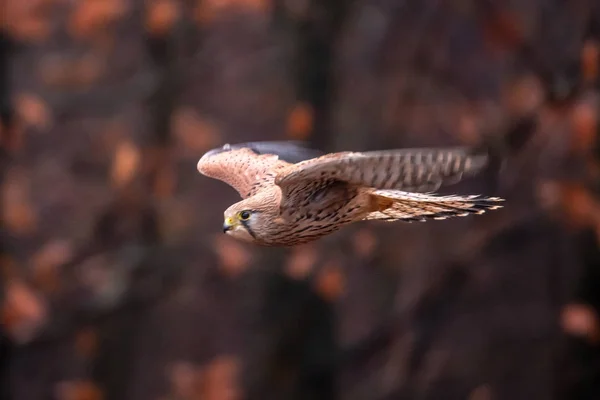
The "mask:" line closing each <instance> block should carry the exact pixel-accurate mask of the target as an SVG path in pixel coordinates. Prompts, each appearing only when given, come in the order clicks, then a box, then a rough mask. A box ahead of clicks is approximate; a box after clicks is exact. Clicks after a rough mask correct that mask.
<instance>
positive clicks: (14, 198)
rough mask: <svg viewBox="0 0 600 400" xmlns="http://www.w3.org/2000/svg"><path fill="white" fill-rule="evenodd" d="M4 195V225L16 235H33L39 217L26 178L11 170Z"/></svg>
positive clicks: (4, 188)
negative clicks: (32, 202)
mask: <svg viewBox="0 0 600 400" xmlns="http://www.w3.org/2000/svg"><path fill="white" fill-rule="evenodd" d="M2 195H3V202H2V205H3V209H2V215H3V218H4V223H5V224H6V225H7V226H8V228H9V229H10V230H11V231H13V232H15V233H19V234H27V233H31V232H32V231H33V230H34V228H35V226H36V224H37V215H36V213H35V211H34V209H33V207H32V204H31V199H30V194H29V187H28V185H27V182H26V178H25V176H24V175H23V174H22V173H20V172H15V171H10V170H9V173H8V175H7V177H6V181H5V184H4V187H3V193H2Z"/></svg>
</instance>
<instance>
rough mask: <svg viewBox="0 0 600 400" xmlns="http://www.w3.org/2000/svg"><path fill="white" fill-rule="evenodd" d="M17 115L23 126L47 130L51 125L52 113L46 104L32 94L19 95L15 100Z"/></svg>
mask: <svg viewBox="0 0 600 400" xmlns="http://www.w3.org/2000/svg"><path fill="white" fill-rule="evenodd" d="M14 103H15V109H16V111H17V115H18V116H19V118H20V119H21V121H23V123H24V124H25V126H30V127H35V128H38V129H40V130H48V129H50V127H51V126H52V124H53V120H52V113H51V111H50V109H49V108H48V104H47V103H46V102H45V101H44V100H43V99H42V98H41V97H39V96H37V95H35V94H33V93H20V94H18V95H17V96H16V97H15V99H14Z"/></svg>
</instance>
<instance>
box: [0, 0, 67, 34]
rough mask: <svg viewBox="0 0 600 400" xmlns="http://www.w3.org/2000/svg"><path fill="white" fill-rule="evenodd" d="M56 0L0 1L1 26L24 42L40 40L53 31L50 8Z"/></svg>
mask: <svg viewBox="0 0 600 400" xmlns="http://www.w3.org/2000/svg"><path fill="white" fill-rule="evenodd" d="M54 3H55V0H22V1H11V0H6V1H2V2H0V10H2V13H3V16H2V18H0V24H1V25H0V26H1V27H2V28H7V29H8V31H9V32H10V33H11V34H12V35H13V36H14V37H15V38H17V39H19V40H20V41H24V42H37V41H40V40H42V39H44V38H46V37H48V35H50V32H51V20H50V16H51V13H50V12H49V11H50V8H51V7H52V6H53V5H54Z"/></svg>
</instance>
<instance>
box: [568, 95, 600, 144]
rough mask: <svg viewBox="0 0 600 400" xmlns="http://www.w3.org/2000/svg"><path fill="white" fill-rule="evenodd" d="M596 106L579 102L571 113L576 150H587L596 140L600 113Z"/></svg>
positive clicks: (573, 142) (573, 141)
mask: <svg viewBox="0 0 600 400" xmlns="http://www.w3.org/2000/svg"><path fill="white" fill-rule="evenodd" d="M596 108H597V107H594V106H592V105H591V104H589V103H580V104H577V105H576V106H575V108H574V110H573V113H572V114H571V123H572V124H573V131H574V135H573V140H572V148H573V149H574V150H575V151H580V152H585V151H587V150H589V149H591V148H592V146H593V145H594V143H595V141H596V131H597V129H598V128H597V127H598V115H597V112H596Z"/></svg>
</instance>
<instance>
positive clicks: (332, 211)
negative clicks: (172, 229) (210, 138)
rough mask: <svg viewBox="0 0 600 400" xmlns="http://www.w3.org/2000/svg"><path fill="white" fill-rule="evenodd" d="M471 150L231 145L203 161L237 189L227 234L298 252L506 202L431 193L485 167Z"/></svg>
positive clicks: (206, 171)
mask: <svg viewBox="0 0 600 400" xmlns="http://www.w3.org/2000/svg"><path fill="white" fill-rule="evenodd" d="M486 161H487V157H486V156H485V155H474V154H469V152H468V151H467V150H466V149H464V148H450V149H401V150H384V151H374V152H363V153H358V152H340V153H330V154H324V155H323V154H320V153H317V152H316V151H314V150H309V149H306V148H303V147H301V146H299V145H297V144H294V143H289V142H256V143H243V144H238V145H225V146H223V147H222V148H219V149H214V150H211V151H209V152H207V153H206V154H205V155H204V156H202V158H201V159H200V161H198V166H197V167H198V171H199V172H200V173H202V174H203V175H206V176H209V177H212V178H215V179H219V180H222V181H224V182H226V183H227V184H229V185H230V186H232V187H233V188H235V189H236V190H237V191H238V193H239V194H240V196H241V197H242V201H240V202H238V203H235V204H233V205H232V206H230V207H229V208H228V209H227V210H226V211H225V213H224V214H225V224H224V231H225V232H227V233H228V234H231V235H233V236H235V237H237V238H239V239H242V240H247V241H249V242H252V243H255V244H258V245H263V246H294V245H299V244H303V243H307V242H310V241H313V240H316V239H318V238H320V237H323V236H325V235H328V234H330V233H333V232H335V231H337V230H339V229H340V228H342V227H343V226H345V225H347V224H350V223H353V222H357V221H361V220H385V221H399V220H400V221H408V222H410V221H425V220H428V219H446V218H448V217H453V216H465V215H469V214H481V213H483V212H484V211H485V210H487V209H496V208H500V207H501V206H500V205H499V204H498V202H499V201H502V199H499V198H496V197H492V198H480V197H478V196H437V195H434V194H430V192H433V191H435V190H437V189H438V188H439V187H440V186H441V185H442V184H449V183H455V182H458V181H459V180H460V179H461V177H462V176H463V174H465V173H474V172H477V171H478V170H480V169H481V168H482V167H483V166H484V165H485V163H486Z"/></svg>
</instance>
